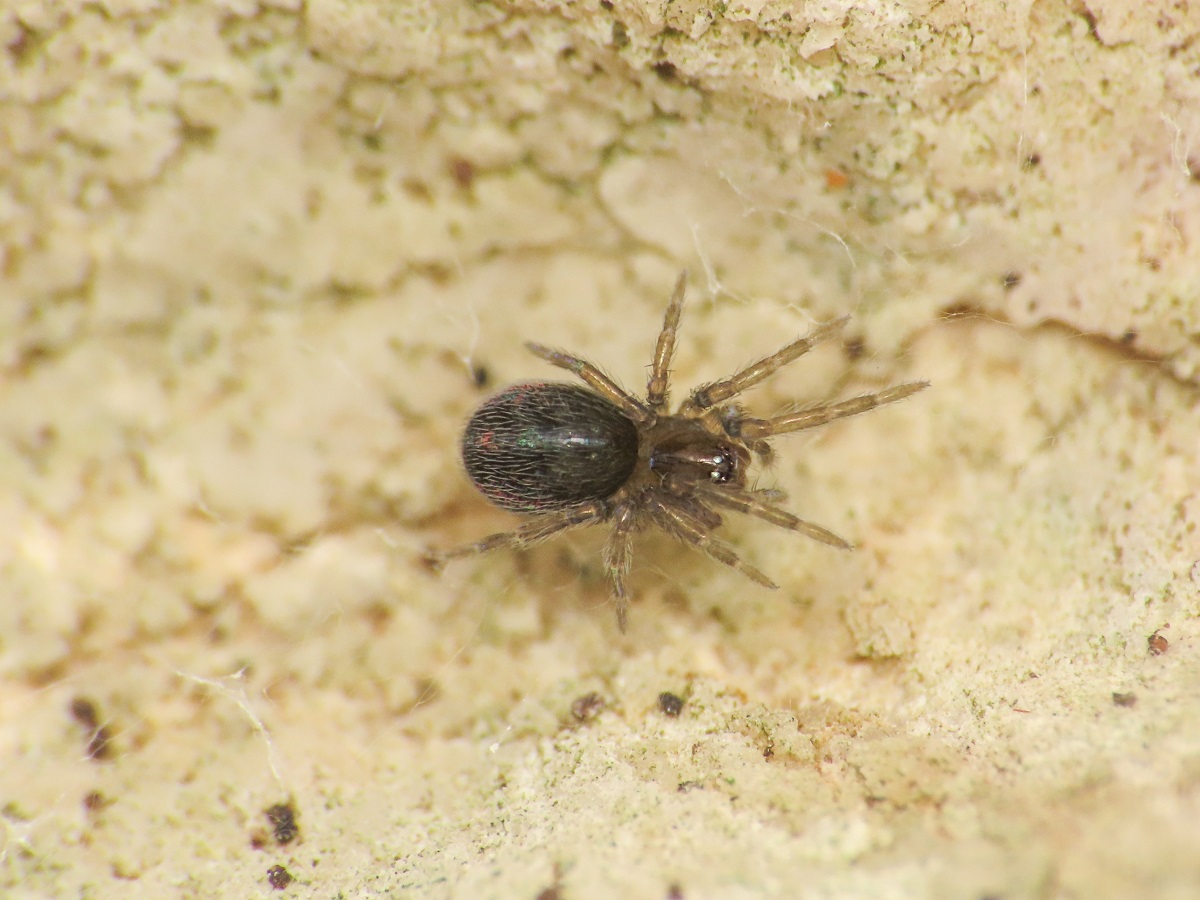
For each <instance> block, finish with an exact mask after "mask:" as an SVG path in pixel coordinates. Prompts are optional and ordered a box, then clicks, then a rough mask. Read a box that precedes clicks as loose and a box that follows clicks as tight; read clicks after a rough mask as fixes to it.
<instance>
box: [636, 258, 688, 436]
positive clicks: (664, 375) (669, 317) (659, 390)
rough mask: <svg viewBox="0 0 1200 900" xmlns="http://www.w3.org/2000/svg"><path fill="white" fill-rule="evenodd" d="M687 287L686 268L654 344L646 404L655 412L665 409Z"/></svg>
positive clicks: (676, 284) (681, 273) (664, 410)
mask: <svg viewBox="0 0 1200 900" xmlns="http://www.w3.org/2000/svg"><path fill="white" fill-rule="evenodd" d="M686 287H687V269H684V270H683V271H682V272H680V273H679V278H678V280H677V281H676V282H675V290H674V291H672V293H671V302H670V303H669V304H667V314H666V315H665V316H664V317H663V327H662V331H660V332H659V333H658V343H656V344H655V345H654V365H653V367H652V368H651V370H650V380H649V381H647V382H646V405H647V406H649V407H650V408H651V409H652V410H654V411H655V412H656V413H662V412H666V410H667V391H668V389H669V388H670V383H671V356H672V354H674V352H675V333H676V332H677V331H678V330H679V317H680V315H682V313H683V292H684V290H685V288H686Z"/></svg>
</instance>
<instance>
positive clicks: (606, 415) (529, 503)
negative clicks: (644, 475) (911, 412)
mask: <svg viewBox="0 0 1200 900" xmlns="http://www.w3.org/2000/svg"><path fill="white" fill-rule="evenodd" d="M462 460H463V465H464V466H465V467H466V470H467V475H469V476H470V478H471V481H472V482H474V484H475V486H476V487H477V488H479V490H480V491H481V492H482V493H483V495H484V496H485V497H487V499H488V500H489V501H491V502H492V503H494V504H495V505H496V506H499V507H502V508H503V509H510V510H514V511H517V512H546V511H550V510H558V509H565V508H568V507H572V506H576V505H578V504H580V503H586V502H588V501H592V500H604V499H606V498H607V497H610V496H612V494H614V493H615V492H616V491H617V490H618V489H619V488H620V487H621V486H622V485H623V484H625V482H626V481H628V480H629V476H630V475H631V474H632V473H633V469H634V466H635V465H636V464H637V460H638V432H637V426H636V425H634V423H633V422H632V421H630V419H629V418H628V417H627V416H626V415H625V414H624V413H623V412H622V411H621V410H620V409H619V408H618V407H617V406H615V405H614V404H612V403H610V402H609V401H608V400H606V399H604V398H603V397H601V396H600V395H599V394H596V393H594V392H593V391H590V390H588V389H587V388H583V387H577V386H576V385H573V384H556V383H535V384H518V385H514V386H513V387H510V388H508V389H506V390H504V391H502V392H501V393H499V394H497V395H496V396H495V397H492V398H491V399H490V400H488V401H487V402H486V403H484V404H483V405H482V406H481V407H479V409H477V410H476V411H475V414H474V415H473V416H471V420H470V421H469V422H468V423H467V428H466V431H465V432H464V434H463V440H462Z"/></svg>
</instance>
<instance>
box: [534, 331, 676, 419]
mask: <svg viewBox="0 0 1200 900" xmlns="http://www.w3.org/2000/svg"><path fill="white" fill-rule="evenodd" d="M525 347H526V348H527V349H528V350H529V352H530V353H532V354H533V355H534V356H539V357H541V358H542V359H544V360H545V361H546V362H548V363H550V364H551V365H552V366H558V367H559V368H560V369H566V370H567V371H568V372H573V373H574V374H575V375H578V376H579V378H580V379H581V380H582V381H583V382H584V383H585V384H586V385H587V386H588V387H590V388H592V390H594V391H596V392H597V393H599V394H600V395H601V396H603V397H604V398H605V399H606V400H608V401H609V402H611V403H615V404H616V405H617V406H619V407H620V408H621V411H622V412H624V413H625V415H627V416H629V418H631V419H633V421H634V422H636V423H637V424H639V425H641V424H644V423H646V422H649V421H650V420H651V419H653V418H654V414H653V413H652V412H650V410H649V409H647V408H646V406H645V404H644V403H642V401H641V400H638V399H637V398H636V397H634V396H633V395H632V394H629V393H627V392H625V391H624V390H622V389H621V388H620V387H619V386H618V385H617V383H616V382H615V381H613V380H612V379H611V378H609V377H608V376H607V375H605V374H604V373H603V372H601V371H600V369H599V368H598V367H596V366H595V365H593V364H592V363H590V362H588V361H587V360H586V359H581V358H580V357H578V356H572V355H571V354H569V353H563V352H562V351H561V350H551V349H550V348H549V347H544V346H542V345H541V344H535V343H534V342H533V341H526V343H525Z"/></svg>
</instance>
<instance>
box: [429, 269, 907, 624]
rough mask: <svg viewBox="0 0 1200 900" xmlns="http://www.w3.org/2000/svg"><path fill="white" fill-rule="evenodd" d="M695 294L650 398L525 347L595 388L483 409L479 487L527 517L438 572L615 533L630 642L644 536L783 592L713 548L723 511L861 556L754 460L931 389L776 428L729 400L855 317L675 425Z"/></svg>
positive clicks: (685, 406) (552, 389)
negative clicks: (637, 536)
mask: <svg viewBox="0 0 1200 900" xmlns="http://www.w3.org/2000/svg"><path fill="white" fill-rule="evenodd" d="M686 285H687V272H686V271H685V272H683V273H681V274H680V276H679V279H678V281H676V283H675V289H674V291H673V292H672V294H671V301H670V303H669V304H668V305H667V313H666V316H665V318H664V320H663V326H662V331H661V332H659V335H658V342H657V343H656V345H655V348H654V359H653V362H652V363H651V367H650V377H649V380H648V382H647V385H646V398H645V399H644V400H640V399H638V398H637V397H634V396H633V395H632V394H629V393H627V392H626V391H625V390H623V389H622V388H620V387H619V386H618V385H617V384H616V383H615V382H614V381H613V380H612V379H610V378H609V377H608V376H607V375H605V374H604V373H603V372H602V371H601V370H600V369H598V368H597V367H596V366H595V365H593V364H592V363H590V362H588V361H586V360H584V359H581V358H580V357H578V356H572V355H571V354H569V353H563V352H561V351H559V350H552V349H550V348H548V347H544V346H542V345H541V344H535V343H532V342H529V343H527V344H526V345H525V346H526V347H527V348H528V349H529V350H530V351H531V352H532V353H533V354H534V355H535V356H538V357H541V358H542V359H544V360H545V361H546V362H548V363H550V364H551V365H554V366H557V367H559V368H561V369H566V370H567V371H569V372H572V373H573V374H575V375H577V376H578V377H579V378H580V379H581V380H582V381H583V383H584V385H586V387H585V386H582V385H576V384H563V383H558V382H532V383H525V384H517V385H514V386H512V387H509V388H506V389H505V390H503V391H501V392H500V393H499V394H497V395H496V396H494V397H492V398H491V399H489V400H487V401H485V402H484V404H483V405H482V406H480V407H479V409H477V410H476V411H475V413H474V415H472V416H471V419H470V421H468V423H467V427H466V430H465V431H464V433H463V437H462V447H461V449H462V460H463V465H464V466H465V468H466V470H467V475H468V476H469V477H470V479H471V482H472V483H473V484H474V486H475V487H476V488H477V489H478V490H479V491H480V493H482V494H483V495H484V497H486V498H487V499H488V500H489V501H490V502H491V503H493V504H494V505H496V506H499V507H501V508H502V509H507V510H511V511H513V512H518V513H524V514H526V515H528V516H529V518H528V520H527V521H526V522H525V523H524V524H522V525H521V526H520V527H518V528H517V529H516V530H514V531H508V532H502V533H499V534H493V535H490V536H488V537H485V538H483V540H480V541H477V542H475V543H472V544H466V545H463V546H461V547H455V548H452V549H450V550H445V551H442V552H440V553H435V554H433V555H432V557H431V560H432V562H433V563H434V565H435V566H437V567H439V568H440V566H441V565H442V564H443V563H444V562H445V561H447V560H450V559H454V558H458V557H463V556H472V555H474V554H477V553H486V552H488V551H489V550H496V549H499V548H501V547H528V546H529V545H531V544H535V543H537V542H539V541H543V540H545V539H546V538H548V537H551V536H552V535H555V534H558V533H560V532H563V531H568V530H570V529H574V528H581V527H583V526H586V525H597V524H601V523H606V524H607V525H608V526H609V533H608V538H607V541H606V543H605V545H604V569H605V571H606V573H607V575H608V579H609V581H610V583H611V587H612V595H613V600H614V602H615V606H616V612H617V625H618V627H619V628H620V629H621V631H622V632H624V631H625V630H626V628H627V627H628V610H629V589H628V587H627V579H628V576H629V571H630V565H631V562H632V538H633V533H634V532H635V531H638V530H641V529H644V528H647V527H650V526H654V527H657V528H660V529H662V530H663V531H665V532H666V533H667V534H669V535H671V536H672V537H674V538H677V539H678V540H680V541H682V542H684V543H686V544H690V545H692V546H693V547H696V548H697V549H699V550H701V551H703V552H704V553H707V554H708V555H709V556H710V557H712V558H713V559H715V560H717V561H718V562H721V563H724V564H725V565H727V566H729V567H730V568H732V569H736V570H737V571H738V572H741V573H742V574H743V575H745V576H746V577H747V578H749V579H750V580H751V581H753V582H755V583H756V584H760V585H762V586H763V587H766V588H771V589H775V588H777V587H778V585H776V584H775V583H774V582H773V581H771V579H770V578H768V577H767V576H766V575H765V574H763V573H762V572H761V571H759V570H758V569H757V568H755V567H754V566H752V565H750V564H749V563H747V562H746V561H745V560H743V559H741V558H740V557H739V556H738V555H737V554H736V553H735V552H734V551H733V549H732V548H731V547H730V546H729V545H728V544H726V543H724V542H722V541H721V540H719V539H717V538H716V537H714V536H713V532H714V531H716V529H717V528H718V527H719V526H720V525H721V522H722V519H721V512H722V511H726V510H728V511H732V512H738V513H744V514H747V515H751V516H756V517H758V518H760V519H763V520H764V521H767V522H770V523H771V524H773V525H778V526H779V527H781V528H787V529H790V530H792V531H797V532H799V533H800V534H803V535H806V536H807V537H809V538H812V539H813V540H817V541H820V542H821V543H823V544H828V545H830V546H831V547H838V548H840V549H843V550H849V549H851V545H850V544H849V543H848V542H847V541H845V540H843V539H842V538H840V537H838V536H837V535H836V534H834V533H833V532H832V531H829V530H828V529H825V528H822V527H821V526H820V525H814V524H813V523H812V522H806V521H804V520H803V519H799V518H797V517H796V516H794V515H792V514H791V513H789V512H786V511H785V510H783V509H780V508H779V507H778V506H777V505H776V504H777V503H778V502H779V501H780V500H782V499H783V494H782V492H780V491H775V490H758V489H755V488H752V487H750V486H749V485H748V483H747V475H748V470H749V468H750V465H751V462H752V460H753V458H754V457H755V456H757V457H758V458H759V460H761V461H762V462H764V463H765V462H769V461H770V458H771V448H770V447H769V446H768V444H767V440H768V439H769V438H772V437H775V436H777V435H781V434H788V433H790V432H793V431H802V430H804V429H806V428H815V427H816V426H818V425H824V424H825V423H826V422H832V421H833V420H835V419H842V418H845V417H846V416H853V415H857V414H858V413H862V412H867V411H868V410H871V409H874V408H875V407H877V406H882V405H883V404H885V403H894V402H895V401H897V400H902V399H904V398H905V397H908V396H909V395H911V394H915V393H916V392H917V391H920V390H923V389H924V388H926V387H928V386H929V382H927V381H915V382H911V383H908V384H900V385H896V386H895V387H891V388H888V389H887V390H883V391H879V392H878V393H874V394H865V395H863V396H861V397H855V398H853V399H850V400H842V401H840V402H836V403H825V404H822V405H820V406H816V407H813V408H810V409H805V410H801V411H799V412H791V413H785V414H783V415H779V416H774V417H772V418H769V419H758V418H755V417H753V416H749V415H747V414H746V413H745V412H744V411H743V410H742V408H741V407H740V406H738V405H737V404H736V403H733V402H731V401H733V399H734V398H735V397H737V396H738V395H740V394H741V393H743V392H744V391H746V390H747V389H749V388H752V387H754V386H755V385H756V384H758V383H759V382H761V381H764V380H765V379H767V378H768V377H770V376H771V375H772V374H774V373H775V372H776V371H777V370H778V369H780V368H782V367H783V366H786V365H787V364H788V363H790V362H793V361H794V360H796V359H798V358H799V357H801V356H803V355H804V354H805V353H807V352H808V351H809V350H811V349H812V348H813V347H815V346H816V345H817V344H819V343H821V342H822V341H825V340H828V339H829V338H831V337H833V336H834V335H836V334H838V333H839V332H840V331H841V329H842V327H843V326H844V325H845V324H846V322H847V320H848V318H849V317H848V316H847V317H843V318H841V319H836V320H834V321H832V322H828V323H826V324H824V325H821V326H819V327H817V328H816V329H815V330H814V331H812V332H811V333H809V334H807V335H805V336H804V337H802V338H799V339H797V340H795V341H793V342H792V343H790V344H788V345H787V346H785V347H783V348H782V349H781V350H779V351H778V352H776V353H773V354H772V355H770V356H767V357H764V358H763V359H760V360H758V361H757V362H754V363H752V364H750V365H748V366H746V367H745V368H743V369H741V370H740V371H739V372H737V373H735V374H734V375H731V376H730V377H729V378H726V379H723V380H721V381H717V382H714V383H712V384H706V385H701V386H700V387H698V388H696V389H695V390H693V391H692V392H691V394H690V395H689V396H688V398H687V399H686V400H684V401H683V402H682V403H681V404H680V405H679V408H678V409H677V410H676V411H675V412H674V413H671V412H669V408H668V404H667V399H668V389H669V384H670V374H671V371H670V370H671V356H672V354H673V352H674V349H675V334H676V332H677V331H678V329H679V319H680V315H681V314H682V312H683V295H684V291H685V288H686Z"/></svg>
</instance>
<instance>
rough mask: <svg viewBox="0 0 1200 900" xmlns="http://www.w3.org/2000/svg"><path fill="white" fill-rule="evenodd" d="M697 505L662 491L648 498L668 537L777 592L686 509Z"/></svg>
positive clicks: (775, 585)
mask: <svg viewBox="0 0 1200 900" xmlns="http://www.w3.org/2000/svg"><path fill="white" fill-rule="evenodd" d="M696 505H698V504H695V503H691V504H686V505H685V503H681V502H679V501H678V500H675V499H674V498H672V497H671V496H670V495H669V494H663V493H662V492H655V494H654V495H653V496H652V497H651V499H650V509H651V514H652V515H653V516H654V520H655V521H656V522H657V523H658V525H659V526H660V527H661V528H662V529H663V531H665V532H667V534H669V535H671V536H672V537H674V538H676V539H678V540H680V541H683V542H684V543H685V544H691V545H692V546H693V547H695V548H696V549H698V550H700V551H702V552H703V553H706V554H708V555H709V556H711V557H712V558H713V559H715V560H716V561H717V562H719V563H724V564H725V565H727V566H729V568H731V569H736V570H737V571H738V572H741V573H742V574H743V575H745V576H746V577H747V578H749V579H750V580H751V581H753V582H754V583H755V584H760V585H762V586H763V587H766V588H771V590H775V589H777V588H778V587H779V585H777V584H776V583H775V582H773V581H772V580H771V579H770V578H768V577H767V576H766V575H764V574H763V573H762V572H761V571H759V570H758V569H756V568H755V567H754V566H752V565H750V563H748V562H746V561H744V560H743V559H742V558H741V557H739V556H738V555H737V554H736V553H735V552H734V551H733V548H732V547H730V546H729V545H728V544H726V543H724V542H723V541H719V540H717V539H716V538H714V537H713V536H712V535H711V534H709V531H710V530H711V528H712V527H713V526H712V525H710V523H708V522H706V521H704V519H703V518H702V517H701V516H699V515H697V514H696V512H694V511H693V510H691V509H689V508H688V506H696ZM700 509H701V510H703V511H704V512H707V513H708V514H709V515H710V516H711V517H713V518H716V519H717V521H718V522H719V521H720V519H719V517H717V516H716V514H715V513H713V512H712V510H710V509H708V508H707V507H704V506H700Z"/></svg>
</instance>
